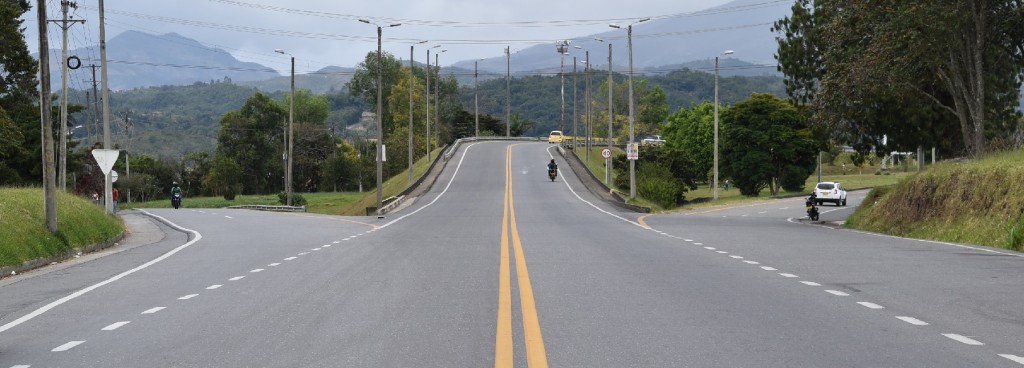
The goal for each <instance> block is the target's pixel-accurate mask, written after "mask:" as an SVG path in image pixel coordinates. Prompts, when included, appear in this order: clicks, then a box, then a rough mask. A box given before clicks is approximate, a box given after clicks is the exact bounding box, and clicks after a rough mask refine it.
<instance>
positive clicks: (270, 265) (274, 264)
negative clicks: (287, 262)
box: [267, 262, 281, 267]
mask: <svg viewBox="0 0 1024 368" xmlns="http://www.w3.org/2000/svg"><path fill="white" fill-rule="evenodd" d="M280 265H281V264H280V263H277V262H274V263H271V264H268V265H267V267H277V266H280Z"/></svg>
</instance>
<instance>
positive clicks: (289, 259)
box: [284, 257, 299, 261]
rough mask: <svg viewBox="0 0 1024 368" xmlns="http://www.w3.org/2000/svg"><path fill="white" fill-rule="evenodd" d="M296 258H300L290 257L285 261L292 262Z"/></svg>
mask: <svg viewBox="0 0 1024 368" xmlns="http://www.w3.org/2000/svg"><path fill="white" fill-rule="evenodd" d="M296 258H299V257H288V258H285V259H284V260H285V261H291V260H293V259H296Z"/></svg>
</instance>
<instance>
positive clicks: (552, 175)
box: [548, 169, 558, 181]
mask: <svg viewBox="0 0 1024 368" xmlns="http://www.w3.org/2000/svg"><path fill="white" fill-rule="evenodd" d="M557 176H558V170H555V169H548V177H549V178H551V181H555V177H557Z"/></svg>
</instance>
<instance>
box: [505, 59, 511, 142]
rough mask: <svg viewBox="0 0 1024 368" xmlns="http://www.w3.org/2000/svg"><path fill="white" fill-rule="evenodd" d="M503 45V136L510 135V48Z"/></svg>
mask: <svg viewBox="0 0 1024 368" xmlns="http://www.w3.org/2000/svg"><path fill="white" fill-rule="evenodd" d="M510 48H511V46H505V138H509V137H511V136H512V128H511V126H512V87H511V86H512V79H511V76H512V52H511V51H512V50H511V49H510Z"/></svg>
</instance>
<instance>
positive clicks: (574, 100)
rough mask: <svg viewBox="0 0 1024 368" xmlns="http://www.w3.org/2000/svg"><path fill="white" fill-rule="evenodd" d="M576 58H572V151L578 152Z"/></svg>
mask: <svg viewBox="0 0 1024 368" xmlns="http://www.w3.org/2000/svg"><path fill="white" fill-rule="evenodd" d="M576 89H577V88H576V57H575V56H573V57H572V151H573V152H574V153H575V152H576V144H577V143H578V142H577V138H578V137H579V135H577V133H576V120H577V119H576V100H577V98H576Z"/></svg>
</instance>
